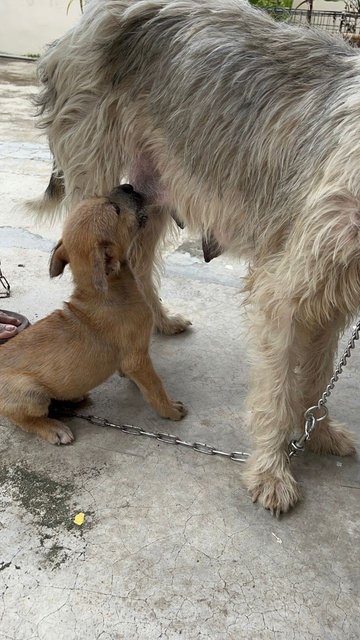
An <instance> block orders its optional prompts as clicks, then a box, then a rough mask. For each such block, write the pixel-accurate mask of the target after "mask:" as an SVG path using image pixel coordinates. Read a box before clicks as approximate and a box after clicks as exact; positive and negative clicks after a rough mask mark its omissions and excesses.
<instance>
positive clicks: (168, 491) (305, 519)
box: [0, 62, 360, 640]
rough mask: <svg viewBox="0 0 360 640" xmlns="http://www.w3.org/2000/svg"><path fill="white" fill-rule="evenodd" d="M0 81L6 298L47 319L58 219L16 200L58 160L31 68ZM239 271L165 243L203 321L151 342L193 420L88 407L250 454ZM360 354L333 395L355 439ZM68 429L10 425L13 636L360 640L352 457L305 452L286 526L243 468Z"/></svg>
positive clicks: (5, 631) (168, 285) (104, 396)
mask: <svg viewBox="0 0 360 640" xmlns="http://www.w3.org/2000/svg"><path fill="white" fill-rule="evenodd" d="M0 85H1V95H2V98H1V100H2V105H1V107H2V108H1V111H0V131H1V145H0V182H1V186H0V188H1V205H0V257H1V260H2V268H3V270H4V272H5V274H6V276H7V277H8V279H9V281H10V283H11V285H12V297H11V298H10V300H3V301H2V303H3V304H2V306H3V307H5V308H10V309H13V310H14V311H18V312H20V313H24V314H26V315H27V316H28V317H29V319H30V320H31V321H34V320H36V319H37V318H39V317H43V316H44V315H46V314H47V313H48V312H49V311H51V310H53V309H54V308H56V307H57V306H59V305H60V304H61V302H62V300H64V299H66V297H67V296H68V293H69V291H70V279H69V277H68V276H64V277H63V278H62V279H61V280H58V281H52V282H50V281H49V279H48V275H47V267H48V259H49V250H50V249H51V246H52V245H53V243H54V242H55V241H56V240H57V239H58V238H59V236H60V229H61V224H60V223H56V225H55V226H53V227H50V226H47V225H45V224H36V223H35V221H34V220H33V219H32V218H31V216H30V215H29V214H28V213H26V212H24V210H23V208H21V203H22V201H23V200H24V199H27V198H29V197H32V196H35V195H37V194H39V193H41V191H42V190H43V189H44V187H45V186H46V183H47V179H48V176H49V173H50V169H51V160H50V155H49V152H48V149H47V147H46V143H45V141H44V139H42V138H41V137H40V136H39V134H38V132H36V131H35V129H34V125H33V120H32V117H31V112H32V107H31V105H30V103H29V100H28V96H29V94H30V93H32V92H33V91H34V90H35V87H34V86H33V85H34V67H33V66H32V65H31V64H25V63H21V64H20V63H15V62H12V63H10V62H6V63H5V62H1V63H0ZM242 273H243V266H242V265H241V264H237V263H234V262H230V261H229V260H228V259H227V258H224V257H223V258H220V259H217V260H215V261H214V262H213V263H211V264H210V265H205V264H204V263H203V262H202V261H201V260H200V257H199V244H198V242H197V241H196V239H195V240H194V239H193V238H188V237H187V236H186V233H183V234H182V237H181V238H180V240H179V247H178V249H177V250H176V251H174V250H173V249H172V250H169V254H168V256H167V260H166V275H165V277H164V279H163V286H162V297H163V298H164V300H165V301H166V303H168V304H169V306H170V307H171V308H173V309H174V310H176V311H178V312H182V313H184V314H185V315H187V316H188V317H190V318H191V320H192V321H193V329H192V331H191V332H189V333H188V334H187V335H183V336H178V337H173V338H163V337H154V341H153V348H152V352H153V358H154V361H155V364H156V366H157V368H158V370H159V372H160V373H161V375H162V377H163V379H164V380H165V382H166V385H167V387H168V389H169V390H170V391H171V393H173V394H174V395H176V397H178V398H180V399H181V400H183V401H184V402H185V403H186V404H187V406H188V408H189V415H188V416H187V417H186V419H185V420H184V421H183V422H181V423H180V424H179V423H177V424H171V423H165V422H162V421H159V419H158V418H157V417H156V416H155V415H154V414H153V413H152V411H151V410H150V409H149V408H148V407H147V406H145V404H144V402H143V401H142V399H141V398H140V396H139V394H138V392H137V390H136V388H135V387H134V386H133V385H131V384H130V383H129V382H128V381H127V380H125V379H119V378H117V377H113V378H111V379H110V380H109V381H108V382H107V383H106V384H104V385H102V386H101V387H99V388H98V389H97V390H96V391H95V392H94V393H93V394H92V400H93V405H92V406H91V407H89V412H91V413H94V414H96V415H100V416H106V417H107V418H109V419H113V420H115V421H121V422H130V423H133V424H137V425H141V426H143V427H144V428H146V429H151V430H155V431H157V430H162V431H171V432H173V433H177V434H179V436H181V437H182V438H185V439H189V440H199V441H201V442H207V443H209V444H213V445H217V446H218V447H220V448H222V449H225V450H233V449H239V448H242V447H244V448H245V449H246V448H247V447H248V446H249V442H248V438H247V435H246V432H245V430H244V428H243V411H244V398H245V394H246V391H247V384H248V361H247V355H246V326H245V324H244V322H243V312H242V311H241V309H240V303H241V294H240V292H239V289H240V287H239V283H240V278H241V275H242ZM0 348H1V347H0ZM359 358H360V350H358V352H355V354H354V355H353V356H352V358H351V362H350V365H349V368H348V369H346V370H345V372H344V375H343V379H342V381H341V382H340V383H339V385H338V387H337V390H336V395H335V396H334V400H333V401H332V403H331V407H332V410H333V413H334V415H335V416H336V417H337V418H338V419H343V420H345V421H346V422H347V423H348V424H350V425H352V427H353V428H354V430H355V431H357V432H358V433H359V401H358V398H359V393H358V384H359V370H360V359H359ZM69 423H71V427H72V429H73V430H74V432H75V435H76V442H75V444H74V445H73V446H70V447H64V448H55V447H51V446H50V445H48V444H46V443H45V442H41V441H39V440H36V439H35V438H33V437H31V436H30V435H28V434H25V433H23V432H21V431H20V430H15V429H13V428H11V427H10V426H9V425H8V424H7V423H6V421H5V420H3V419H0V451H1V458H0V639H4V640H5V639H12V640H59V639H60V640H85V638H86V639H87V640H120V639H125V640H133V639H134V640H153V639H156V638H164V639H169V640H173V639H177V638H182V639H184V640H195V639H199V640H200V639H201V640H205V639H211V640H224V639H230V640H235V639H236V640H238V639H239V638H244V639H246V640H268V639H275V640H291V639H296V640H335V639H339V640H340V639H341V640H343V639H344V638H346V639H347V640H356V639H358V638H359V628H360V612H359V601H360V600H359V596H360V593H359V592H360V576H359V559H360V557H359V556H360V554H359V538H360V535H359V528H360V510H359V497H360V472H359V468H360V467H359V461H358V459H357V458H356V459H340V458H333V457H317V456H314V455H311V454H306V455H305V456H304V457H303V458H301V459H299V460H296V461H295V462H294V465H295V467H296V475H297V478H298V479H299V481H300V483H301V485H302V489H303V494H304V500H303V501H302V502H301V503H300V504H299V506H298V507H297V508H296V509H295V510H294V511H292V512H291V513H290V514H289V515H288V516H286V517H283V518H281V519H280V520H274V519H273V518H272V517H271V516H270V515H269V513H267V512H265V511H263V510H262V509H261V508H260V507H258V506H257V505H253V504H252V503H251V501H250V499H249V497H248V496H247V494H246V491H245V490H244V488H243V487H242V486H241V483H240V468H239V465H237V464H235V463H231V462H228V461H226V460H223V459H218V458H212V457H210V456H204V455H200V454H197V453H196V452H194V451H189V450H186V449H180V448H179V447H174V446H172V447H171V446H167V445H165V444H161V443H160V442H157V441H154V440H150V439H143V438H136V437H134V436H130V435H125V434H122V433H120V432H118V431H116V430H111V429H105V428H100V427H96V426H93V425H90V424H88V423H86V422H82V421H81V420H78V419H69ZM78 512H84V513H85V523H84V525H82V526H81V527H77V526H76V525H75V524H74V523H73V518H74V516H75V514H76V513H78Z"/></svg>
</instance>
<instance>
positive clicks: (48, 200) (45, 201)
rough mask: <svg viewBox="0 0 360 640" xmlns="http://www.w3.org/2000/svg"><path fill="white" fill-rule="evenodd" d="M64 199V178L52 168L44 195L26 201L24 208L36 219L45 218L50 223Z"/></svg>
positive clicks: (59, 210)
mask: <svg viewBox="0 0 360 640" xmlns="http://www.w3.org/2000/svg"><path fill="white" fill-rule="evenodd" d="M64 198H65V184H64V176H63V174H62V172H61V171H58V170H57V169H55V166H54V167H53V171H52V174H51V176H50V180H49V184H48V186H47V187H46V190H45V192H44V194H43V195H42V196H40V197H39V198H35V199H33V200H27V201H26V203H25V206H26V207H27V209H29V210H30V211H32V212H33V213H35V214H36V216H37V217H38V218H40V219H43V218H46V219H47V220H49V221H50V222H51V221H52V220H53V219H54V218H55V217H56V216H57V214H59V213H60V212H61V209H62V204H63V201H64Z"/></svg>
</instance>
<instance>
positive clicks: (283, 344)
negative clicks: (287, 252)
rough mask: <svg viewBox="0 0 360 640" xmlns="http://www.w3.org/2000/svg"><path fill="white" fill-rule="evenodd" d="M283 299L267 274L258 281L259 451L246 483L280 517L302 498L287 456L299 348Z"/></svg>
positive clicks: (294, 421)
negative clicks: (280, 514)
mask: <svg viewBox="0 0 360 640" xmlns="http://www.w3.org/2000/svg"><path fill="white" fill-rule="evenodd" d="M279 285H280V286H279ZM283 295H284V294H283V287H282V286H281V283H279V282H277V280H276V278H275V279H273V277H272V275H271V273H269V271H268V270H267V269H266V268H264V269H263V270H261V273H259V276H258V277H256V276H255V277H253V282H252V294H251V301H252V313H251V317H250V339H251V347H252V359H253V371H252V386H251V391H250V396H249V408H250V430H251V434H252V437H253V445H254V450H253V454H252V456H251V457H250V459H249V461H248V462H247V463H246V465H245V469H244V472H243V479H244V482H245V484H246V486H247V488H248V489H249V491H250V493H251V496H252V499H253V501H254V502H255V501H256V500H257V501H258V502H260V503H261V504H262V505H263V506H264V507H265V508H266V509H270V511H271V512H272V513H274V514H276V515H278V514H279V513H281V512H286V511H288V509H289V508H290V507H292V506H293V505H294V504H295V503H296V502H297V501H298V499H299V496H300V492H299V488H298V485H297V483H296V481H295V480H294V478H293V475H292V472H291V468H290V465H289V461H288V456H287V446H288V440H289V437H290V434H291V432H292V431H294V430H295V429H296V428H297V427H298V421H299V416H300V415H301V407H302V403H301V395H300V393H299V388H298V384H297V379H296V371H295V368H296V363H297V362H298V357H299V347H300V345H299V344H298V338H299V336H298V333H297V331H296V325H295V321H294V320H293V316H292V309H291V304H290V301H289V300H287V299H283Z"/></svg>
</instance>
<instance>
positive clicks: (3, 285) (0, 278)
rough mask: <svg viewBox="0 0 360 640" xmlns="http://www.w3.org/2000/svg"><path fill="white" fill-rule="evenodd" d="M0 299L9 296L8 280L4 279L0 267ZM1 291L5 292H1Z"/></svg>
mask: <svg viewBox="0 0 360 640" xmlns="http://www.w3.org/2000/svg"><path fill="white" fill-rule="evenodd" d="M0 285H1V288H0V298H8V297H9V296H10V284H9V282H8V280H7V279H6V278H5V276H4V274H3V272H2V271H1V267H0ZM3 289H4V290H5V291H3Z"/></svg>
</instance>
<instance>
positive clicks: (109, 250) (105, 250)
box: [92, 244, 120, 293]
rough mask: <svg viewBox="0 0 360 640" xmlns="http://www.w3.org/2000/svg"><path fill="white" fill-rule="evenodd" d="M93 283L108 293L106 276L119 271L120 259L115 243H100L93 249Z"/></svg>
mask: <svg viewBox="0 0 360 640" xmlns="http://www.w3.org/2000/svg"><path fill="white" fill-rule="evenodd" d="M92 262H93V278H92V279H93V284H94V287H95V289H97V290H98V291H100V292H102V293H106V292H107V289H108V283H107V279H106V276H108V275H110V274H112V273H119V271H120V260H119V258H118V256H117V252H116V245H115V244H105V245H104V244H98V245H97V246H96V247H95V248H94V251H93V255H92Z"/></svg>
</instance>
